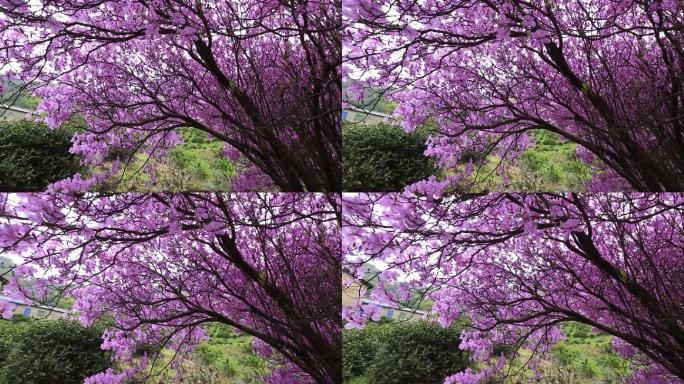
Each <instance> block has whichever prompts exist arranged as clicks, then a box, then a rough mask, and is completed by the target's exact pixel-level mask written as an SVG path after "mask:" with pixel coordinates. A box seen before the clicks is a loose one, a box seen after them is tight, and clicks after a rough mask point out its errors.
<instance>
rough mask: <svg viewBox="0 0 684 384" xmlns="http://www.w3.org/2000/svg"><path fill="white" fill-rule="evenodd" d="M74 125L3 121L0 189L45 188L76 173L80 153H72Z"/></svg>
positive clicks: (0, 139) (0, 150) (0, 128)
mask: <svg viewBox="0 0 684 384" xmlns="http://www.w3.org/2000/svg"><path fill="white" fill-rule="evenodd" d="M75 125H77V124H72V125H71V126H68V127H63V128H61V129H55V130H53V129H50V128H48V127H47V126H46V125H45V124H42V123H36V122H33V121H30V120H18V121H0V190H2V191H7V192H14V191H42V190H44V189H45V188H46V187H47V186H48V185H49V184H50V183H53V182H55V181H58V180H61V179H64V178H67V177H69V176H71V175H73V174H75V173H77V172H78V171H79V160H78V157H77V156H75V155H73V154H71V153H69V148H70V147H71V136H72V135H73V133H74V131H75V130H76V129H77V128H76V127H75Z"/></svg>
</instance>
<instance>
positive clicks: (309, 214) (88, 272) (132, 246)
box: [0, 193, 341, 383]
mask: <svg viewBox="0 0 684 384" xmlns="http://www.w3.org/2000/svg"><path fill="white" fill-rule="evenodd" d="M3 200H4V201H3V206H4V210H3V212H4V213H3V215H4V217H5V218H4V219H2V223H0V249H1V250H2V251H3V252H4V253H5V254H13V255H15V256H21V257H22V258H23V259H24V260H25V262H23V263H21V264H20V265H19V266H17V267H16V268H14V271H13V276H12V277H11V278H9V279H8V280H9V282H8V283H7V284H6V285H5V287H4V291H5V294H6V295H9V296H13V297H17V298H20V299H21V300H24V301H26V300H29V301H30V300H36V301H40V300H41V299H43V298H44V295H45V292H46V287H49V286H55V287H62V289H63V290H64V291H65V293H66V294H67V295H68V296H70V297H73V298H74V299H75V303H74V305H73V310H74V311H75V312H76V313H77V314H78V316H79V318H80V321H81V322H82V323H84V324H86V325H88V324H91V323H92V322H93V321H94V320H96V319H100V318H103V317H112V318H113V321H114V326H113V328H112V329H110V330H108V331H107V332H106V334H105V338H104V339H105V340H104V342H103V345H102V346H103V348H104V349H107V350H111V351H112V352H113V356H114V358H115V359H116V360H117V361H118V362H119V363H120V364H119V367H121V368H120V370H118V371H117V370H110V371H108V372H103V373H101V374H98V375H96V376H94V377H92V378H90V379H88V381H87V382H88V383H119V382H122V381H123V380H125V379H126V378H129V377H132V376H133V375H143V374H149V375H154V374H156V373H157V372H159V371H161V370H164V369H166V362H164V364H161V362H160V359H159V357H160V356H158V355H152V356H147V355H143V357H142V358H140V357H137V356H136V355H137V354H139V353H138V352H137V351H138V350H139V347H140V346H144V345H150V344H151V345H162V346H165V347H166V348H167V349H171V350H174V351H176V353H178V354H179V355H181V356H182V355H183V354H186V353H188V352H190V351H191V350H192V347H193V346H194V345H195V344H196V343H198V342H199V341H201V340H202V339H203V338H205V337H206V334H205V332H204V329H203V328H202V327H201V325H202V324H205V323H209V322H219V323H224V324H228V325H230V326H232V327H234V328H235V329H236V330H238V331H241V332H246V333H248V334H250V335H253V336H255V345H254V348H255V350H256V351H257V352H258V353H260V354H261V355H263V356H265V357H267V358H269V359H270V360H271V361H272V362H273V366H272V370H271V377H270V379H269V381H268V382H273V383H291V382H298V383H299V382H304V383H308V382H317V383H334V382H337V381H338V380H339V377H341V365H340V360H341V356H340V327H341V319H340V310H341V308H340V303H339V298H340V294H341V293H340V286H339V278H338V276H339V275H340V273H341V270H340V255H341V249H340V228H339V227H340V219H341V217H340V215H341V210H340V206H339V201H338V200H339V197H338V196H335V195H326V194H239V195H222V194H208V193H192V194H190V193H188V194H182V195H180V194H179V195H173V194H123V195H86V196H81V197H76V196H73V195H65V194H23V195H4V196H3ZM28 276H34V277H35V278H36V283H35V284H34V285H33V286H31V287H28V288H27V287H23V286H21V285H20V283H19V278H26V277H28ZM9 306H10V305H9V304H8V303H7V302H0V310H2V311H3V312H2V315H3V316H4V317H7V316H9V315H11V308H9ZM8 308H9V309H8ZM6 312H8V313H6ZM173 364H174V367H175V368H177V369H178V370H179V372H180V374H182V368H183V367H182V364H181V363H180V360H179V359H175V360H174V362H173ZM160 366H162V367H160ZM179 377H181V376H179Z"/></svg>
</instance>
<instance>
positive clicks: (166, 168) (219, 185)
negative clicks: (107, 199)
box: [111, 128, 237, 192]
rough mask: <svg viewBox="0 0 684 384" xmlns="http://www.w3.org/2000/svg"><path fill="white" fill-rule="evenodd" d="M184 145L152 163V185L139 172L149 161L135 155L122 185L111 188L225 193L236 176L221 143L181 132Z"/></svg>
mask: <svg viewBox="0 0 684 384" xmlns="http://www.w3.org/2000/svg"><path fill="white" fill-rule="evenodd" d="M181 135H182V136H183V141H184V143H183V144H181V145H178V146H176V147H175V148H173V149H172V150H171V151H170V153H169V155H168V156H166V157H165V158H164V159H162V160H161V161H154V163H153V164H152V166H153V168H154V169H155V171H156V172H157V174H158V176H157V179H156V181H155V182H154V183H151V182H150V177H149V175H148V174H147V173H146V172H144V170H141V169H140V168H141V167H142V166H143V165H145V163H146V162H147V161H150V160H149V158H148V157H147V156H142V155H139V156H137V157H136V158H135V160H133V161H132V162H131V165H130V166H129V167H128V168H127V169H124V170H123V171H122V172H121V173H120V175H121V176H122V177H121V180H123V182H122V183H121V182H115V183H116V184H117V185H114V186H112V188H111V189H114V190H115V191H118V192H124V191H150V190H151V191H199V190H201V191H229V190H230V182H231V179H233V178H235V176H236V175H237V169H236V165H235V164H233V163H232V162H231V161H230V160H229V159H228V158H226V157H225V156H224V155H223V153H222V152H223V142H222V141H219V140H215V139H212V138H209V137H208V136H207V134H206V133H204V132H202V131H199V130H196V129H192V128H184V129H182V130H181Z"/></svg>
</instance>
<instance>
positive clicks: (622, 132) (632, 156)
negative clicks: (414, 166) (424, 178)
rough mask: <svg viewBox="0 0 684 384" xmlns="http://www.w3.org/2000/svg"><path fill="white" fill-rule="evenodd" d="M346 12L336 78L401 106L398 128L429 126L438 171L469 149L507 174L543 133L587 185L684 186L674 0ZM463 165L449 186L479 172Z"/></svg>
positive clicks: (680, 22)
mask: <svg viewBox="0 0 684 384" xmlns="http://www.w3.org/2000/svg"><path fill="white" fill-rule="evenodd" d="M343 15H344V17H345V22H344V24H345V26H346V29H345V31H344V36H343V39H344V45H345V52H344V57H345V60H346V61H347V64H346V67H345V70H344V71H345V75H346V76H349V77H352V78H356V79H359V80H362V81H363V82H365V83H367V84H368V85H369V86H371V87H373V88H374V89H375V90H378V89H383V90H384V92H385V93H386V94H388V95H390V97H391V98H392V99H394V100H395V101H397V102H398V103H399V105H398V107H397V109H396V111H395V113H396V114H397V115H400V116H401V117H402V118H403V124H404V127H405V128H406V129H407V130H412V129H414V128H415V127H416V125H417V124H420V123H422V122H424V121H425V120H426V119H428V118H430V119H433V120H434V121H436V122H437V123H438V124H439V125H440V127H441V134H440V135H439V136H436V137H433V138H432V139H430V140H429V141H428V145H429V148H428V150H427V152H426V153H427V154H428V155H431V156H434V157H436V158H437V164H438V166H440V167H444V168H455V167H456V165H457V162H458V161H459V159H460V158H461V155H462V154H464V153H467V152H468V151H473V150H474V151H479V152H485V153H492V154H496V155H498V156H500V157H501V159H502V161H501V164H499V166H498V171H499V172H500V173H501V175H502V176H506V165H508V164H512V163H514V160H515V157H516V156H517V155H519V154H520V152H521V151H522V150H524V149H525V148H526V147H528V146H529V145H530V144H531V142H532V141H531V138H530V136H528V133H529V132H530V131H534V130H546V131H550V132H555V133H557V134H558V135H560V136H561V137H562V138H564V139H566V140H569V141H570V142H573V143H576V144H577V155H578V157H579V158H580V160H582V161H583V162H585V163H587V164H589V165H591V166H592V167H593V168H595V171H596V172H595V174H594V178H593V180H592V181H591V182H590V183H589V184H590V185H589V186H588V187H589V188H590V189H591V190H599V191H607V190H608V191H616V190H624V189H625V188H629V189H633V190H641V191H682V190H684V181H683V180H684V173H683V172H684V91H683V89H684V88H683V80H682V79H683V76H684V45H683V42H684V32H683V31H684V28H683V26H684V4H682V2H681V1H673V0H648V1H646V0H568V1H550V0H530V1H525V0H491V1H472V0H458V1H454V0H432V1H403V0H383V1H370V0H350V1H347V2H345V3H344V9H343ZM360 84H361V83H357V85H356V86H352V87H350V90H349V95H350V96H349V97H352V98H354V97H358V96H360V95H361V94H362V92H361V90H362V89H361V86H360ZM355 95H356V96H355ZM461 168H465V169H464V171H463V174H459V175H456V176H449V177H447V179H448V180H447V182H449V183H450V184H461V183H464V181H465V180H464V179H466V178H465V176H469V175H471V174H474V172H476V171H477V169H476V167H474V166H472V165H471V166H468V167H461ZM466 180H467V179H466ZM504 183H505V180H504ZM504 187H505V185H504Z"/></svg>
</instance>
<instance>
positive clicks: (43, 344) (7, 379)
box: [0, 320, 111, 384]
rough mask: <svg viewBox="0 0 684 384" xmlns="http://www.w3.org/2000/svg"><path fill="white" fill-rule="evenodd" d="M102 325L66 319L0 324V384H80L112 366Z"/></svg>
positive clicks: (2, 322) (4, 322) (0, 322)
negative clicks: (86, 325) (104, 340)
mask: <svg viewBox="0 0 684 384" xmlns="http://www.w3.org/2000/svg"><path fill="white" fill-rule="evenodd" d="M102 332H103V330H102V328H101V326H93V327H89V328H85V327H83V326H82V325H80V324H79V323H77V322H74V321H68V320H32V321H23V322H15V321H0V346H3V348H0V350H3V351H4V352H3V353H2V354H0V384H14V383H24V384H79V383H82V382H83V380H84V379H85V378H86V377H88V376H91V375H94V374H96V373H98V372H101V371H103V370H106V369H107V368H109V367H110V366H111V360H110V358H109V354H108V353H106V352H105V351H102V350H101V349H100V345H101V344H102Z"/></svg>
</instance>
